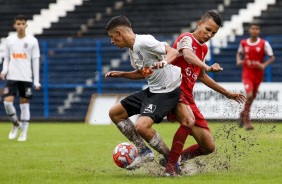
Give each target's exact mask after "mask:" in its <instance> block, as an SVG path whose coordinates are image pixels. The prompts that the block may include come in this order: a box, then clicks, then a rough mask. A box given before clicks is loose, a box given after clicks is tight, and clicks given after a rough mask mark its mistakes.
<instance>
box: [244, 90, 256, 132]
mask: <svg viewBox="0 0 282 184" xmlns="http://www.w3.org/2000/svg"><path fill="white" fill-rule="evenodd" d="M253 100H254V95H253V92H249V93H247V99H246V102H245V105H244V109H243V111H242V114H243V122H244V123H245V125H246V130H252V129H254V127H253V126H252V123H251V118H250V111H251V106H252V103H253Z"/></svg>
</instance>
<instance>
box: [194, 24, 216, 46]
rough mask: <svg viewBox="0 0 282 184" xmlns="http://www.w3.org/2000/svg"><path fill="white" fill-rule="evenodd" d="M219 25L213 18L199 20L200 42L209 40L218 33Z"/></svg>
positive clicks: (198, 32)
mask: <svg viewBox="0 0 282 184" xmlns="http://www.w3.org/2000/svg"><path fill="white" fill-rule="evenodd" d="M218 29H219V26H218V25H217V24H216V23H215V22H214V21H213V20H212V19H207V20H205V21H204V22H203V21H201V20H200V21H199V22H198V28H197V34H198V41H199V42H200V43H205V42H207V41H209V40H210V39H211V38H212V37H214V35H215V34H216V33H217V31H218Z"/></svg>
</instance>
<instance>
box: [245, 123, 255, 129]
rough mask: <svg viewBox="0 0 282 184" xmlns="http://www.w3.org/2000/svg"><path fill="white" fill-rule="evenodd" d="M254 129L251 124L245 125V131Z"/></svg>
mask: <svg viewBox="0 0 282 184" xmlns="http://www.w3.org/2000/svg"><path fill="white" fill-rule="evenodd" d="M253 129H254V127H253V126H252V125H251V124H247V125H246V130H253Z"/></svg>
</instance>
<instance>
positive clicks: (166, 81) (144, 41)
mask: <svg viewBox="0 0 282 184" xmlns="http://www.w3.org/2000/svg"><path fill="white" fill-rule="evenodd" d="M106 29H107V31H108V35H109V36H110V37H111V42H112V44H114V45H115V46H117V47H119V48H129V53H130V60H131V65H132V67H133V68H134V69H135V70H134V71H131V72H123V71H110V72H108V73H107V74H106V77H123V78H127V79H133V80H137V79H147V82H148V86H149V87H148V88H147V89H145V90H142V91H139V92H136V93H134V94H131V95H129V96H127V97H126V98H125V99H123V100H121V102H120V103H118V104H116V105H114V106H113V107H112V108H111V109H110V111H109V116H110V118H111V119H112V121H113V122H114V123H115V124H116V126H117V128H118V129H119V130H120V131H121V132H122V133H123V134H124V135H125V136H126V137H127V138H128V139H129V140H130V141H132V142H133V143H134V144H135V145H136V146H137V149H138V151H139V156H138V157H137V158H136V159H135V160H134V162H133V163H132V164H130V165H129V166H127V169H130V170H131V169H136V168H139V167H140V166H142V164H143V163H145V162H148V161H151V160H153V158H154V154H153V152H152V151H151V150H150V149H149V148H148V147H146V145H145V142H144V141H143V139H144V140H145V141H146V142H148V143H149V145H150V146H151V147H152V148H154V149H155V150H156V151H158V152H159V153H160V154H162V155H164V157H166V158H168V156H169V149H168V147H167V146H166V144H165V143H164V141H163V140H162V138H161V136H160V135H159V134H158V133H157V132H156V131H155V130H154V129H152V125H153V124H154V123H160V122H161V121H162V120H163V118H164V117H165V116H166V115H167V113H168V112H169V111H170V110H172V109H173V108H174V107H175V106H176V104H177V102H178V100H179V96H180V88H179V86H180V84H181V71H180V68H179V67H177V66H173V65H170V64H169V65H166V63H167V62H171V61H172V60H174V59H175V58H176V57H177V54H178V52H177V50H175V49H173V48H171V47H169V46H167V45H166V44H165V43H164V42H159V41H158V40H156V39H155V38H154V37H153V36H151V35H137V34H135V33H134V32H133V30H132V28H131V23H130V21H129V20H128V19H127V18H126V17H125V16H117V17H113V18H112V19H111V20H110V21H109V22H108V24H107V26H106ZM152 68H155V69H152ZM135 114H140V117H139V118H138V119H137V121H136V123H135V126H134V124H133V123H132V122H131V121H130V119H129V118H128V117H130V116H132V115H135ZM142 138H143V139H142Z"/></svg>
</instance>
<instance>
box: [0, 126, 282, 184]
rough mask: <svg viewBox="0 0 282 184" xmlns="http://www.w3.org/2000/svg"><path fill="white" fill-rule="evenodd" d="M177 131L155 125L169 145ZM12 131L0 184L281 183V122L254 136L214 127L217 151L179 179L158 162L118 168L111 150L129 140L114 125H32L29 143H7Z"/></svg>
mask: <svg viewBox="0 0 282 184" xmlns="http://www.w3.org/2000/svg"><path fill="white" fill-rule="evenodd" d="M177 127H178V125H177V124H169V123H165V124H159V125H154V128H155V129H156V130H157V131H158V132H160V134H161V135H162V136H163V138H164V140H165V142H166V143H167V144H168V145H169V146H170V145H171V140H172V137H173V134H174V132H175V130H176V128H177ZM10 128H11V124H8V123H1V124H0V183H1V184H13V183H17V184H20V183H24V184H42V183H52V184H65V183H70V184H74V183H94V184H99V183H103V184H114V183H120V184H125V183H134V184H139V183H145V184H149V183H154V184H167V183H177V184H181V183H189V184H193V183H196V184H198V183H208V184H214V183H222V184H227V183H228V184H229V183H231V184H233V183H234V184H235V183H240V184H242V183H253V184H259V183H263V184H269V183H273V184H277V183H282V182H281V181H282V174H281V173H282V123H276V124H274V123H265V124H263V123H257V124H255V130H254V131H245V130H244V129H238V128H237V126H236V124H234V123H210V128H211V130H212V133H213V135H214V138H215V142H216V146H217V151H216V152H215V153H213V154H211V155H208V156H202V157H198V158H197V159H194V160H192V161H190V162H189V163H188V164H187V165H189V166H190V165H191V167H192V166H193V165H194V166H195V163H196V161H197V162H200V163H201V164H202V166H201V167H197V168H196V167H194V169H193V171H195V172H196V173H194V174H193V175H184V176H181V177H175V178H165V177H160V176H158V174H159V170H160V169H159V166H158V165H157V163H156V162H157V161H156V162H154V163H151V164H149V165H147V166H145V168H142V169H140V170H137V171H134V172H129V171H126V170H124V169H120V168H118V167H117V166H116V165H115V164H114V162H113V160H112V151H113V149H114V147H115V146H116V145H117V144H118V143H120V142H124V141H126V139H125V138H124V137H123V136H122V135H121V134H120V132H119V131H118V130H117V129H116V127H115V126H113V125H111V126H91V125H86V124H79V123H75V124H73V123H62V124H59V123H33V124H31V125H30V129H29V134H28V140H27V141H26V142H17V141H16V140H14V141H10V140H8V132H9V130H10ZM192 140H193V139H192V137H189V139H188V141H187V142H186V145H190V144H191V143H194V141H192ZM188 174H189V173H188ZM190 174H191V173H190Z"/></svg>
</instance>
